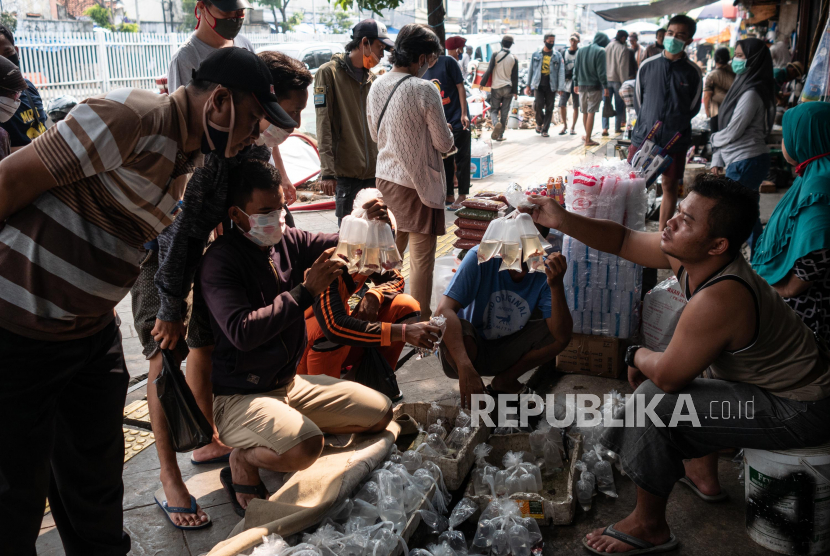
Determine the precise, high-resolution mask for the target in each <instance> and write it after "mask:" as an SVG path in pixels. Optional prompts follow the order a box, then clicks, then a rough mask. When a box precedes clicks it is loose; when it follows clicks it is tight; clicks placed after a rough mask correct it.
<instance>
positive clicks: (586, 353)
mask: <svg viewBox="0 0 830 556" xmlns="http://www.w3.org/2000/svg"><path fill="white" fill-rule="evenodd" d="M626 348H628V341H627V340H623V339H621V338H612V337H610V336H592V335H589V334H574V335H573V338H571V343H570V344H568V347H566V348H565V349H564V351H562V353H560V354H559V356H558V357H557V358H556V366H557V367H559V370H560V371H562V372H563V373H575V374H580V375H591V376H601V377H604V378H619V377H620V376H621V375H622V374H623V372H626V371H627V369H626V366H625V361H624V359H625V350H626Z"/></svg>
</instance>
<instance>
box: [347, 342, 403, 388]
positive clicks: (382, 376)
mask: <svg viewBox="0 0 830 556" xmlns="http://www.w3.org/2000/svg"><path fill="white" fill-rule="evenodd" d="M354 381H355V382H357V383H359V384H362V385H364V386H368V387H369V388H372V389H373V390H377V391H378V392H380V393H381V394H384V395H385V396H386V397H387V398H389V399H390V400H392V401H396V400H398V399H400V397H401V389H400V388H399V387H398V380H397V379H396V378H395V370H394V369H392V367H390V366H389V363H388V362H387V361H386V359H384V358H383V356H382V355H381V354H380V353H379V352H378V350H376V349H374V348H366V349H364V350H363V359H361V360H360V363H358V364H357V368H356V369H355V373H354Z"/></svg>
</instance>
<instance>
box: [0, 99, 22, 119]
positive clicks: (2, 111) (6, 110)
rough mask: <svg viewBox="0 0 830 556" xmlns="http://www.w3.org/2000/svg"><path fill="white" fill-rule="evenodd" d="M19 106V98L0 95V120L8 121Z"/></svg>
mask: <svg viewBox="0 0 830 556" xmlns="http://www.w3.org/2000/svg"><path fill="white" fill-rule="evenodd" d="M18 108H20V99H17V100H15V99H13V98H9V97H0V122H3V123H4V122H8V121H9V120H10V119H11V118H12V116H14V115H15V113H17V109H18Z"/></svg>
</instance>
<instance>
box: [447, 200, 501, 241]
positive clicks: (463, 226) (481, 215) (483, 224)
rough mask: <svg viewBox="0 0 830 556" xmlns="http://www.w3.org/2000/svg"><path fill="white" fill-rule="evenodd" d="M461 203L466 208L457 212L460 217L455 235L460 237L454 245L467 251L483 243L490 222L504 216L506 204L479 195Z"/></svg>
mask: <svg viewBox="0 0 830 556" xmlns="http://www.w3.org/2000/svg"><path fill="white" fill-rule="evenodd" d="M461 205H462V207H464V208H462V209H460V210H459V211H458V212H456V213H455V215H456V216H457V217H458V218H457V219H456V221H455V225H456V226H458V229H457V230H455V235H456V236H458V239H457V240H455V243H453V246H454V247H457V248H458V249H462V250H465V251H466V250H469V249H472V248H473V247H475V246H476V245H478V244H479V243H481V239H482V238H483V237H484V234H485V232H486V231H487V228H488V227H489V225H490V223H491V222H492V221H493V220H495V219H497V218H499V217H501V216H504V211H505V208H506V205H505V204H504V203H502V202H501V201H494V200H493V199H489V198H487V197H479V196H478V195H477V196H475V197H472V198H469V199H465V200H464V201H462V202H461Z"/></svg>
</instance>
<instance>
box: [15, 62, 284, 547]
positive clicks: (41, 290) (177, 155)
mask: <svg viewBox="0 0 830 556" xmlns="http://www.w3.org/2000/svg"><path fill="white" fill-rule="evenodd" d="M197 78H198V79H197V80H195V81H193V82H192V83H191V84H190V85H188V86H187V87H183V88H180V89H179V90H177V91H175V92H173V93H172V94H170V95H158V94H156V93H153V92H150V91H142V90H140V89H129V88H125V89H116V90H113V91H110V92H109V93H107V94H105V95H101V96H98V97H92V98H89V99H87V100H85V101H84V102H83V103H81V104H79V105H78V106H77V107H75V108H74V109H73V110H72V113H71V114H69V115H68V116H67V117H66V118H65V119H64V120H62V121H60V122H59V123H57V124H56V125H54V126H53V127H52V128H50V129H49V130H47V131H46V133H44V134H43V135H42V136H40V137H38V138H37V139H35V140H34V141H33V142H32V144H31V145H28V146H26V147H24V148H22V149H21V150H20V151H18V152H16V153H14V154H13V155H11V156H9V157H7V158H5V159H3V161H2V162H0V222H4V225H3V226H2V229H1V230H0V282H2V283H3V284H5V287H3V288H0V307H2V310H0V351H2V353H3V365H2V366H0V420H2V422H3V423H4V425H3V427H4V428H3V434H4V439H5V440H6V441H7V442H8V444H9V445H10V446H12V445H13V446H26V449H25V450H3V451H0V539H3V549H4V551H5V552H10V553H12V554H33V553H34V550H35V548H34V547H35V541H36V540H37V536H38V531H39V529H40V524H41V521H42V520H43V506H44V500H45V499H46V496H47V494H48V496H49V500H50V505H51V508H52V512H53V514H54V515H55V522H56V524H57V527H58V531H59V532H60V534H61V538H62V540H63V542H64V543H65V545H66V552H67V554H73V555H74V554H113V555H115V554H122V555H123V554H127V552H129V550H130V540H129V536H128V535H127V534H125V533H124V531H123V523H122V522H123V519H122V518H123V510H122V498H123V494H124V486H123V482H122V480H121V473H122V470H123V467H124V451H123V450H124V433H123V429H122V424H123V412H124V400H125V396H126V394H127V383H128V382H129V374H128V372H127V368H126V365H125V362H124V353H123V349H122V346H121V334H120V332H119V326H118V324H119V323H118V317H117V315H116V314H115V311H114V309H115V306H116V304H117V303H118V302H119V301H121V299H123V298H124V296H125V295H126V294H127V292H128V291H129V289H130V286H131V285H132V284H133V282H134V281H135V280H136V277H137V276H138V274H139V260H140V258H141V255H142V251H141V246H142V245H143V244H145V243H146V242H147V241H149V240H151V239H153V238H155V237H156V236H157V235H158V233H159V232H160V231H161V230H162V229H163V228H164V227H165V226H168V225H169V224H170V223H171V221H172V219H173V215H174V214H175V211H176V206H177V199H180V198H181V197H180V195H181V191H178V190H175V188H173V187H170V186H169V184H170V183H171V181H173V182H175V179H176V177H178V176H180V175H183V174H187V173H190V172H192V171H193V168H194V166H195V165H198V164H201V158H202V156H201V154H200V150H201V152H209V151H215V150H218V151H220V152H221V153H223V154H224V155H225V156H234V155H235V154H236V153H238V152H239V151H240V150H242V149H243V148H244V147H246V146H248V145H250V144H252V143H253V142H254V141H255V140H256V139H257V137H258V136H259V126H260V121H261V120H262V119H264V118H266V119H268V120H269V121H271V122H273V123H277V122H280V121H284V119H287V120H290V118H288V117H287V115H285V112H284V111H283V110H282V108H280V107H279V105H278V103H277V99H276V97H275V96H274V94H273V85H272V81H271V79H270V75H269V73H268V68H267V67H266V66H265V64H264V63H263V62H262V61H261V60H259V58H257V57H256V56H255V55H254V54H252V53H250V52H247V51H245V50H242V49H238V48H228V49H223V50H221V51H219V52H216V53H214V54H212V55H211V56H209V57H208V58H207V59H206V60H205V61H204V62H203V63H202V65H201V66H200V68H199V70H198V73H197ZM229 87H232V89H231V88H229ZM32 369H37V372H36V373H32ZM50 481H51V486H50ZM194 503H195V502H194Z"/></svg>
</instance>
